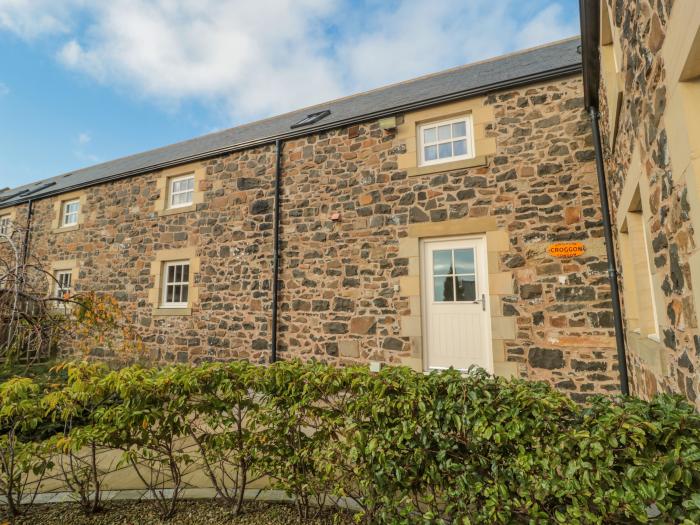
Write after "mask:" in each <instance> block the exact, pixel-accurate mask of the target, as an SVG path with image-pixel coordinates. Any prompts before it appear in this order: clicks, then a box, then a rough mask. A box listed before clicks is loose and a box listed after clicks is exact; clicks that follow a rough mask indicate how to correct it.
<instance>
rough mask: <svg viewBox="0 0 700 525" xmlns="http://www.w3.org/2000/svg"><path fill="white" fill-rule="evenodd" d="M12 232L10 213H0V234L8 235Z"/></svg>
mask: <svg viewBox="0 0 700 525" xmlns="http://www.w3.org/2000/svg"><path fill="white" fill-rule="evenodd" d="M11 233H12V217H11V216H10V215H0V235H10V234H11Z"/></svg>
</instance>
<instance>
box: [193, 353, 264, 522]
mask: <svg viewBox="0 0 700 525" xmlns="http://www.w3.org/2000/svg"><path fill="white" fill-rule="evenodd" d="M192 375H193V377H194V378H195V382H196V384H197V390H196V395H194V396H192V398H191V403H190V406H189V408H188V411H189V413H190V414H191V417H189V418H188V424H187V427H186V428H187V434H188V435H189V436H190V437H191V438H192V440H193V441H194V442H195V443H196V445H197V448H198V450H199V456H200V459H201V461H202V467H203V469H204V472H205V473H206V475H207V477H208V478H209V480H210V481H211V484H212V486H213V487H214V490H215V491H216V494H217V496H218V497H219V498H221V499H223V500H224V501H225V502H226V503H227V504H228V505H229V507H230V508H231V510H232V511H233V513H234V514H239V513H240V512H241V509H242V506H243V496H244V492H245V490H246V488H247V487H248V485H249V484H250V483H252V482H253V481H256V479H257V478H255V477H253V478H251V469H252V468H253V465H255V464H256V461H257V456H256V452H257V450H256V442H255V439H254V437H255V436H254V434H253V432H252V431H251V426H250V424H249V423H250V421H252V420H255V419H256V413H257V411H258V402H257V400H256V392H255V390H254V386H255V378H256V375H257V374H256V369H255V368H254V367H253V366H252V365H249V364H248V363H246V362H244V361H235V362H232V363H228V364H225V365H210V364H205V365H202V366H200V367H198V368H196V369H193V370H192ZM258 477H259V476H258Z"/></svg>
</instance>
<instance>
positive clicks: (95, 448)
mask: <svg viewBox="0 0 700 525" xmlns="http://www.w3.org/2000/svg"><path fill="white" fill-rule="evenodd" d="M55 370H56V371H58V372H61V373H64V374H65V376H66V381H65V386H64V388H60V389H56V390H53V391H51V392H49V393H48V394H47V395H46V396H45V398H44V401H43V402H44V405H45V406H46V409H47V413H48V414H49V415H50V416H51V417H52V419H53V420H54V421H57V422H60V424H61V425H62V432H60V433H58V434H56V436H55V437H54V438H53V443H52V445H53V447H54V448H55V449H56V450H57V451H58V452H59V455H58V459H57V463H58V466H59V468H60V471H61V474H62V476H63V480H64V483H65V486H66V488H67V489H68V490H70V491H71V492H73V493H74V494H75V496H76V498H77V500H78V502H79V504H80V506H81V507H82V509H83V510H84V511H85V512H86V513H95V512H97V511H99V510H100V509H101V498H102V490H101V489H102V482H103V479H104V477H105V476H106V475H107V474H108V472H109V470H108V469H105V468H103V467H102V466H100V465H99V461H98V458H99V456H100V454H101V453H102V452H104V451H106V450H108V448H109V446H110V443H105V442H103V441H102V439H103V437H102V436H103V433H102V432H101V431H100V426H99V425H98V421H97V416H98V415H99V414H100V413H101V411H102V410H104V409H105V408H106V407H107V406H109V405H112V404H114V401H115V399H114V397H113V395H112V393H111V392H110V391H109V390H108V389H106V388H105V383H104V378H105V376H106V375H107V372H108V369H107V367H106V366H105V365H104V364H101V363H88V362H79V363H68V364H66V365H64V366H58V367H56V369H55Z"/></svg>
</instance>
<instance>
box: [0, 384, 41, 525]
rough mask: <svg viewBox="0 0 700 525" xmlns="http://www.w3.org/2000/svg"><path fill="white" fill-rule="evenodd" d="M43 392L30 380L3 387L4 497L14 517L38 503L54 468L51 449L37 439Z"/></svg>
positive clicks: (0, 459)
mask: <svg viewBox="0 0 700 525" xmlns="http://www.w3.org/2000/svg"><path fill="white" fill-rule="evenodd" d="M40 392H41V391H40V388H39V385H37V384H36V383H35V382H34V381H32V380H31V379H28V378H12V379H9V380H8V381H5V382H4V383H1V384H0V431H1V432H2V434H0V495H1V496H3V497H4V498H5V501H6V504H7V508H8V511H9V513H10V516H12V517H14V516H17V515H19V514H20V513H21V505H22V504H23V503H24V504H27V505H31V504H32V503H33V502H34V499H35V498H36V495H37V492H38V490H39V487H40V484H41V480H42V479H43V477H44V475H45V473H46V471H47V470H48V469H50V468H51V467H52V463H51V461H50V459H49V458H50V447H48V446H47V444H46V443H45V442H44V441H42V440H41V439H39V438H38V436H37V429H38V428H39V427H40V426H41V423H42V416H43V410H42V408H41V403H40V400H41V397H40ZM32 477H33V478H34V479H32Z"/></svg>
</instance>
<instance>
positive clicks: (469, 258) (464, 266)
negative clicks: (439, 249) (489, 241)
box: [455, 248, 474, 273]
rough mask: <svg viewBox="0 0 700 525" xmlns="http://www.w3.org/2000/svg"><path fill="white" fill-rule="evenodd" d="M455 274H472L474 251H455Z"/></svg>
mask: <svg viewBox="0 0 700 525" xmlns="http://www.w3.org/2000/svg"><path fill="white" fill-rule="evenodd" d="M455 268H456V269H455V273H474V249H473V248H464V249H460V250H455Z"/></svg>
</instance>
